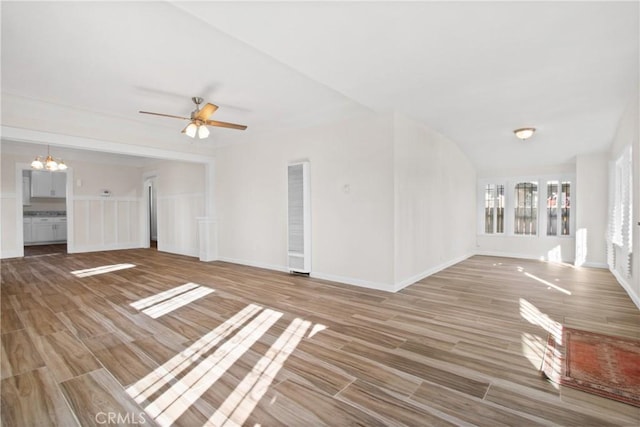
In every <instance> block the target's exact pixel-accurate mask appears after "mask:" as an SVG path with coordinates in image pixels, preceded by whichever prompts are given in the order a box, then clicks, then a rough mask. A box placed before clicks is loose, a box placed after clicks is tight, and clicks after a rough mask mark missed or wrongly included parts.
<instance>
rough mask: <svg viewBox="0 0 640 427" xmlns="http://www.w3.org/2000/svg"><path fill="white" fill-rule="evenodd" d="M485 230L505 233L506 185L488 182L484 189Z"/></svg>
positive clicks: (486, 231)
mask: <svg viewBox="0 0 640 427" xmlns="http://www.w3.org/2000/svg"><path fill="white" fill-rule="evenodd" d="M484 232H485V233H486V234H494V233H498V234H500V233H504V185H502V184H498V185H496V184H487V185H486V186H485V190H484Z"/></svg>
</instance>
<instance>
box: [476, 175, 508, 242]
mask: <svg viewBox="0 0 640 427" xmlns="http://www.w3.org/2000/svg"><path fill="white" fill-rule="evenodd" d="M487 185H493V186H494V191H497V189H498V186H500V185H502V186H503V188H504V201H505V202H504V218H503V226H502V232H501V233H498V232H497V227H498V210H497V203H496V206H495V207H494V211H493V232H492V233H487V232H486V231H485V230H486V228H485V223H484V220H485V217H484V213H485V212H484V210H485V196H486V188H487ZM507 191H508V188H507V186H506V184H505V183H503V182H489V181H487V182H485V183H484V184H482V185H481V186H480V196H479V197H478V200H479V208H478V209H479V218H478V221H479V222H478V227H479V230H481V234H485V235H487V236H493V235H496V236H504V235H505V234H506V233H507V205H506V204H507V199H508V197H507ZM494 201H497V198H496V197H495V194H494Z"/></svg>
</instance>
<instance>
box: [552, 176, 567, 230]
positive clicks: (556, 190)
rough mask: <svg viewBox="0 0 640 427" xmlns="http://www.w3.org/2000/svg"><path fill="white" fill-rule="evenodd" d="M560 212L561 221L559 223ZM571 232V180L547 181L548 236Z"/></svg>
mask: <svg viewBox="0 0 640 427" xmlns="http://www.w3.org/2000/svg"><path fill="white" fill-rule="evenodd" d="M558 214H559V215H560V219H559V220H560V223H558ZM570 234H571V182H569V181H548V182H547V236H557V235H560V236H569V235H570Z"/></svg>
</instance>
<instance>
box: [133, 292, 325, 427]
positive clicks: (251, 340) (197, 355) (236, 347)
mask: <svg viewBox="0 0 640 427" xmlns="http://www.w3.org/2000/svg"><path fill="white" fill-rule="evenodd" d="M185 289H187V291H186V293H189V292H193V291H196V290H198V288H189V287H184V288H182V290H185ZM167 295H168V294H165V297H166V296H167ZM183 295H184V294H183ZM148 301H151V300H148ZM164 301H169V300H166V299H165V300H164ZM282 316H283V313H281V312H278V311H275V310H271V309H264V308H262V307H260V306H258V305H256V304H250V305H248V306H246V307H245V308H244V309H242V310H241V311H240V312H238V313H237V314H235V315H234V316H232V317H231V318H229V319H228V320H226V321H225V322H224V323H222V324H221V325H219V326H218V327H216V328H215V329H213V330H212V331H210V332H209V333H207V334H206V335H204V336H203V337H202V338H200V339H198V340H197V341H196V342H195V343H193V344H192V345H191V346H189V347H188V348H187V349H185V350H183V351H182V352H180V353H179V354H177V355H175V356H174V357H173V358H171V359H170V360H168V361H167V362H165V363H164V364H163V365H162V366H160V367H158V368H157V369H156V370H155V371H153V372H151V373H150V374H148V375H146V376H145V377H144V378H142V379H140V380H139V381H137V382H136V383H135V384H133V385H131V386H130V387H128V388H127V393H128V394H129V395H130V396H131V397H132V398H133V399H134V400H135V401H136V403H138V404H140V405H141V406H142V407H143V408H144V410H145V412H146V413H147V414H148V415H149V417H151V418H152V419H153V420H154V421H155V422H156V423H157V424H158V425H161V426H170V425H173V424H174V423H175V422H176V421H177V420H178V419H179V418H180V417H181V416H182V415H183V414H184V413H185V412H186V411H187V410H188V409H189V407H190V406H191V405H193V404H194V403H195V402H196V401H197V400H198V399H200V397H201V396H202V395H203V394H204V393H205V392H207V390H209V389H210V388H211V387H212V386H213V385H214V384H215V383H216V382H217V381H218V380H219V379H220V378H221V377H222V376H223V375H224V374H225V373H226V372H227V371H228V370H229V369H230V368H231V367H232V366H233V365H234V364H235V363H236V362H237V361H238V359H240V357H242V356H243V355H244V354H245V353H246V352H247V351H249V349H250V348H251V347H252V346H253V345H254V344H255V343H256V342H257V341H258V340H259V339H260V338H262V337H263V336H264V334H265V333H267V331H268V330H269V329H270V328H271V327H272V326H273V325H275V324H276V322H277V321H278V320H279V319H281V317H282ZM325 329H327V327H326V326H324V325H321V324H316V325H315V326H313V327H312V323H311V322H310V321H307V320H303V319H300V318H295V319H294V320H293V321H291V323H290V324H289V325H288V326H287V328H286V329H285V330H284V331H283V332H282V333H281V334H279V336H278V337H277V338H276V339H275V342H274V343H273V344H272V345H271V347H270V348H269V349H268V350H267V352H266V353H265V354H264V355H262V357H261V358H260V360H259V361H258V362H257V363H256V364H255V365H254V366H253V367H252V368H251V369H250V371H249V372H248V373H247V374H246V376H245V377H244V378H243V379H242V381H240V383H239V384H238V385H237V386H236V387H235V389H234V390H233V391H232V392H231V393H229V395H228V396H227V398H226V400H225V401H224V402H223V403H222V404H221V405H220V406H219V408H217V409H216V411H215V412H214V413H213V415H211V416H210V418H209V420H208V421H207V422H206V423H205V425H216V426H222V425H225V426H231V425H234V426H235V425H242V424H244V423H245V422H246V420H247V419H248V418H249V416H250V415H251V412H253V410H254V409H255V407H256V405H257V404H258V403H259V402H260V400H261V399H262V397H264V394H265V393H266V392H267V390H268V388H269V386H270V385H271V383H272V382H273V380H274V379H275V377H276V376H277V374H278V372H279V371H280V369H281V368H282V367H283V366H284V363H285V361H286V360H287V359H288V358H289V356H290V355H291V354H292V353H293V352H294V350H295V349H296V348H297V347H298V344H299V343H300V341H302V340H303V339H304V338H305V336H307V338H311V337H312V336H313V335H315V334H317V333H318V332H320V331H323V330H325ZM307 332H309V334H308V335H307ZM216 346H219V347H217V348H216Z"/></svg>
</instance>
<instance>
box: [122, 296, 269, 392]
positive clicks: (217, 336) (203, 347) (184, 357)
mask: <svg viewBox="0 0 640 427" xmlns="http://www.w3.org/2000/svg"><path fill="white" fill-rule="evenodd" d="M260 310H262V307H260V306H257V305H255V304H250V305H248V306H246V307H245V308H244V309H242V310H241V311H239V312H238V313H236V314H235V315H234V316H233V317H231V318H229V319H227V320H226V321H225V322H224V323H222V324H221V325H219V326H218V327H216V328H215V329H213V330H212V331H210V332H209V333H207V334H206V335H204V336H203V337H201V338H200V339H198V340H197V341H196V342H195V343H193V344H191V346H189V348H187V349H185V350H184V351H182V352H180V353H179V354H177V355H176V356H174V357H172V358H171V359H170V360H168V361H167V362H165V363H164V364H163V365H162V366H159V367H158V368H157V369H156V370H155V371H153V372H151V373H150V374H149V375H147V376H146V377H144V378H142V379H141V380H139V381H138V382H136V383H135V384H133V385H132V386H130V387H129V388H127V393H128V394H129V396H131V397H133V399H134V400H135V401H136V403H142V402H145V401H147V400H148V399H150V398H151V396H152V395H153V394H154V393H156V392H157V391H158V390H160V389H161V388H162V387H164V386H165V385H167V384H169V383H170V382H171V381H173V380H175V379H176V377H178V376H179V375H180V374H181V373H182V372H183V371H185V370H186V369H187V368H189V367H190V366H191V365H192V364H193V363H195V362H197V361H198V360H200V358H202V357H203V356H204V354H206V353H207V352H208V351H209V350H211V349H212V348H213V347H215V346H216V345H217V344H219V343H220V342H221V341H222V340H224V339H225V338H226V337H228V336H229V335H231V334H232V333H233V332H234V331H235V330H237V329H239V328H240V327H241V326H242V325H243V324H245V323H246V322H247V321H248V320H249V319H250V318H251V317H253V316H255V315H256V314H257V313H258V312H259V311H260Z"/></svg>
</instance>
